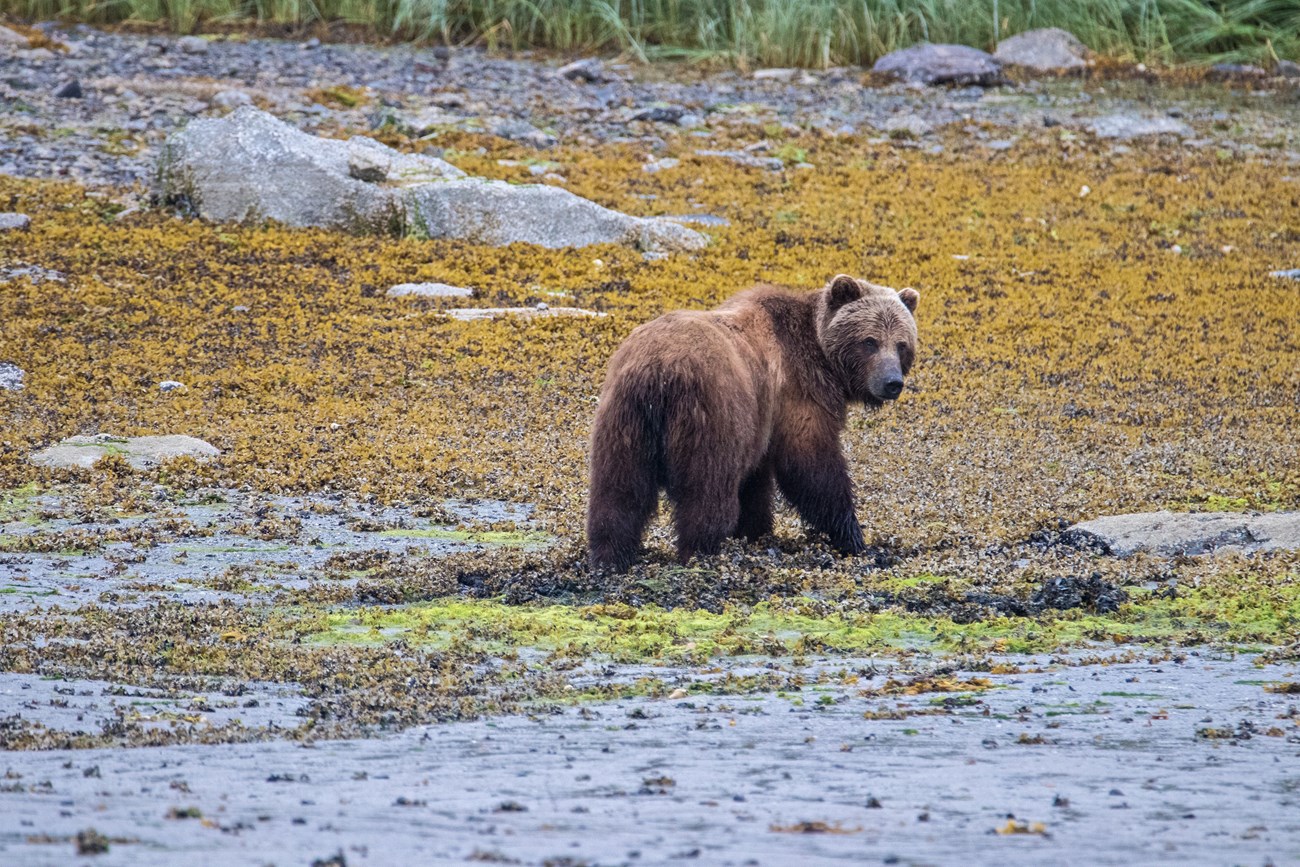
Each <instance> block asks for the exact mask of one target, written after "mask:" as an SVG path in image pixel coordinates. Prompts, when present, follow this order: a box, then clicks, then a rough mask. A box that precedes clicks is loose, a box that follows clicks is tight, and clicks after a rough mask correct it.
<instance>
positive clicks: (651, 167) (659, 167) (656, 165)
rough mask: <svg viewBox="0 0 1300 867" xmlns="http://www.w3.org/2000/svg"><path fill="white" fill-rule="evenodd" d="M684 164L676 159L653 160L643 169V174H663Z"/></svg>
mask: <svg viewBox="0 0 1300 867" xmlns="http://www.w3.org/2000/svg"><path fill="white" fill-rule="evenodd" d="M681 164H682V161H681V160H679V159H676V158H675V157H664V158H663V159H658V160H651V161H650V162H648V163H646V164H645V165H643V166H642V167H641V171H643V172H650V173H654V172H661V171H663V170H664V169H675V168H677V167H678V166H679V165H681Z"/></svg>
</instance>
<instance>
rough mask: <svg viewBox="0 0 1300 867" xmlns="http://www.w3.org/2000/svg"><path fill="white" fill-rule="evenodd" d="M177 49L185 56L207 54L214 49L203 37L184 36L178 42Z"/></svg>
mask: <svg viewBox="0 0 1300 867" xmlns="http://www.w3.org/2000/svg"><path fill="white" fill-rule="evenodd" d="M176 47H177V48H179V49H180V50H181V51H183V52H184V53H185V54H207V53H208V52H209V51H210V50H211V48H212V46H210V45H209V44H208V40H206V39H204V38H203V37H202V36H182V37H181V38H180V39H177V40H176Z"/></svg>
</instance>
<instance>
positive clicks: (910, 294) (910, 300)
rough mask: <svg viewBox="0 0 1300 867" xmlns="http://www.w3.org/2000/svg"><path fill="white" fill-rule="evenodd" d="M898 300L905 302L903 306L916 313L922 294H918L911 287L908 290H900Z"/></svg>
mask: <svg viewBox="0 0 1300 867" xmlns="http://www.w3.org/2000/svg"><path fill="white" fill-rule="evenodd" d="M898 300H899V301H902V302H903V306H904V307H906V308H907V309H908V310H909V311H910V312H912V313H915V312H916V302H918V301H920V300H921V293H920V292H917V291H916V290H915V289H913V288H912V287H911V286H909V287H907V288H906V289H899V290H898Z"/></svg>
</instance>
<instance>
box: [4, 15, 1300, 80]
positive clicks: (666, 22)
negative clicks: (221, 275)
mask: <svg viewBox="0 0 1300 867" xmlns="http://www.w3.org/2000/svg"><path fill="white" fill-rule="evenodd" d="M0 10H3V11H4V12H6V13H8V14H10V15H16V16H18V17H20V18H26V19H31V20H35V19H46V18H51V17H64V18H72V19H77V20H83V21H91V22H99V23H107V22H118V21H126V20H130V21H135V22H139V21H148V22H165V23H166V24H167V25H168V26H170V27H171V28H172V29H174V30H178V31H182V32H194V31H196V30H201V29H203V28H204V26H205V25H214V24H229V23H265V24H291V25H311V24H315V23H319V22H346V23H350V24H361V25H363V26H365V27H367V28H369V29H370V30H371V31H372V32H373V33H374V34H376V35H379V36H397V37H400V38H414V39H421V40H437V41H440V42H447V43H479V44H485V45H487V46H488V47H489V48H513V49H520V48H526V47H545V48H553V49H558V50H560V51H569V52H573V51H593V50H611V49H616V50H620V51H624V52H627V53H628V54H630V55H632V56H634V57H637V58H639V59H650V58H654V57H674V58H679V59H688V60H690V59H722V60H726V61H730V62H733V63H737V64H741V65H802V66H812V67H826V66H832V65H835V64H846V63H851V64H868V63H871V62H873V61H874V60H875V59H876V58H877V57H879V56H880V55H882V54H884V53H886V52H888V51H892V50H894V49H896V48H901V47H905V46H907V45H911V44H913V43H915V42H918V41H922V40H929V41H931V42H959V43H963V44H966V45H974V46H977V47H981V48H992V47H993V46H994V45H995V44H996V42H997V40H999V39H1004V38H1006V37H1007V36H1010V35H1013V34H1015V33H1018V32H1020V31H1023V30H1028V29H1031V28H1035V27H1062V28H1064V29H1066V30H1069V31H1071V32H1073V33H1074V34H1076V35H1077V36H1078V37H1079V38H1080V39H1082V40H1083V41H1084V42H1085V43H1087V44H1088V45H1089V46H1090V47H1092V48H1093V49H1096V50H1098V51H1101V52H1103V53H1105V54H1109V55H1114V56H1118V57H1123V58H1130V59H1135V60H1145V61H1148V62H1152V61H1156V62H1169V61H1181V60H1193V61H1201V60H1254V61H1266V60H1269V59H1272V58H1275V57H1278V56H1281V57H1295V56H1296V52H1297V49H1298V48H1300V36H1298V35H1297V34H1300V0H1218V2H1215V0H1090V2H1087V3H1083V2H1079V0H798V2H795V0H309V2H304V0H0ZM995 10H996V13H995ZM995 21H996V22H997V23H996V24H995Z"/></svg>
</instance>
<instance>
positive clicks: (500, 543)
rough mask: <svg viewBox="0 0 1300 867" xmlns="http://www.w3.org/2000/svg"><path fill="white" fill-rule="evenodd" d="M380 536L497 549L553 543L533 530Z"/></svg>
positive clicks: (401, 531) (398, 531)
mask: <svg viewBox="0 0 1300 867" xmlns="http://www.w3.org/2000/svg"><path fill="white" fill-rule="evenodd" d="M379 535H380V536H384V537H386V538H395V539H435V540H438V541H443V542H461V543H464V544H471V545H488V546H493V547H498V548H524V549H530V548H541V547H545V546H546V545H550V544H551V543H553V542H554V541H555V538H554V537H553V536H549V535H547V534H546V533H541V532H538V531H535V530H461V529H454V528H449V527H426V528H416V529H406V528H402V527H397V528H393V529H389V530H381V531H380V532H379Z"/></svg>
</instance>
